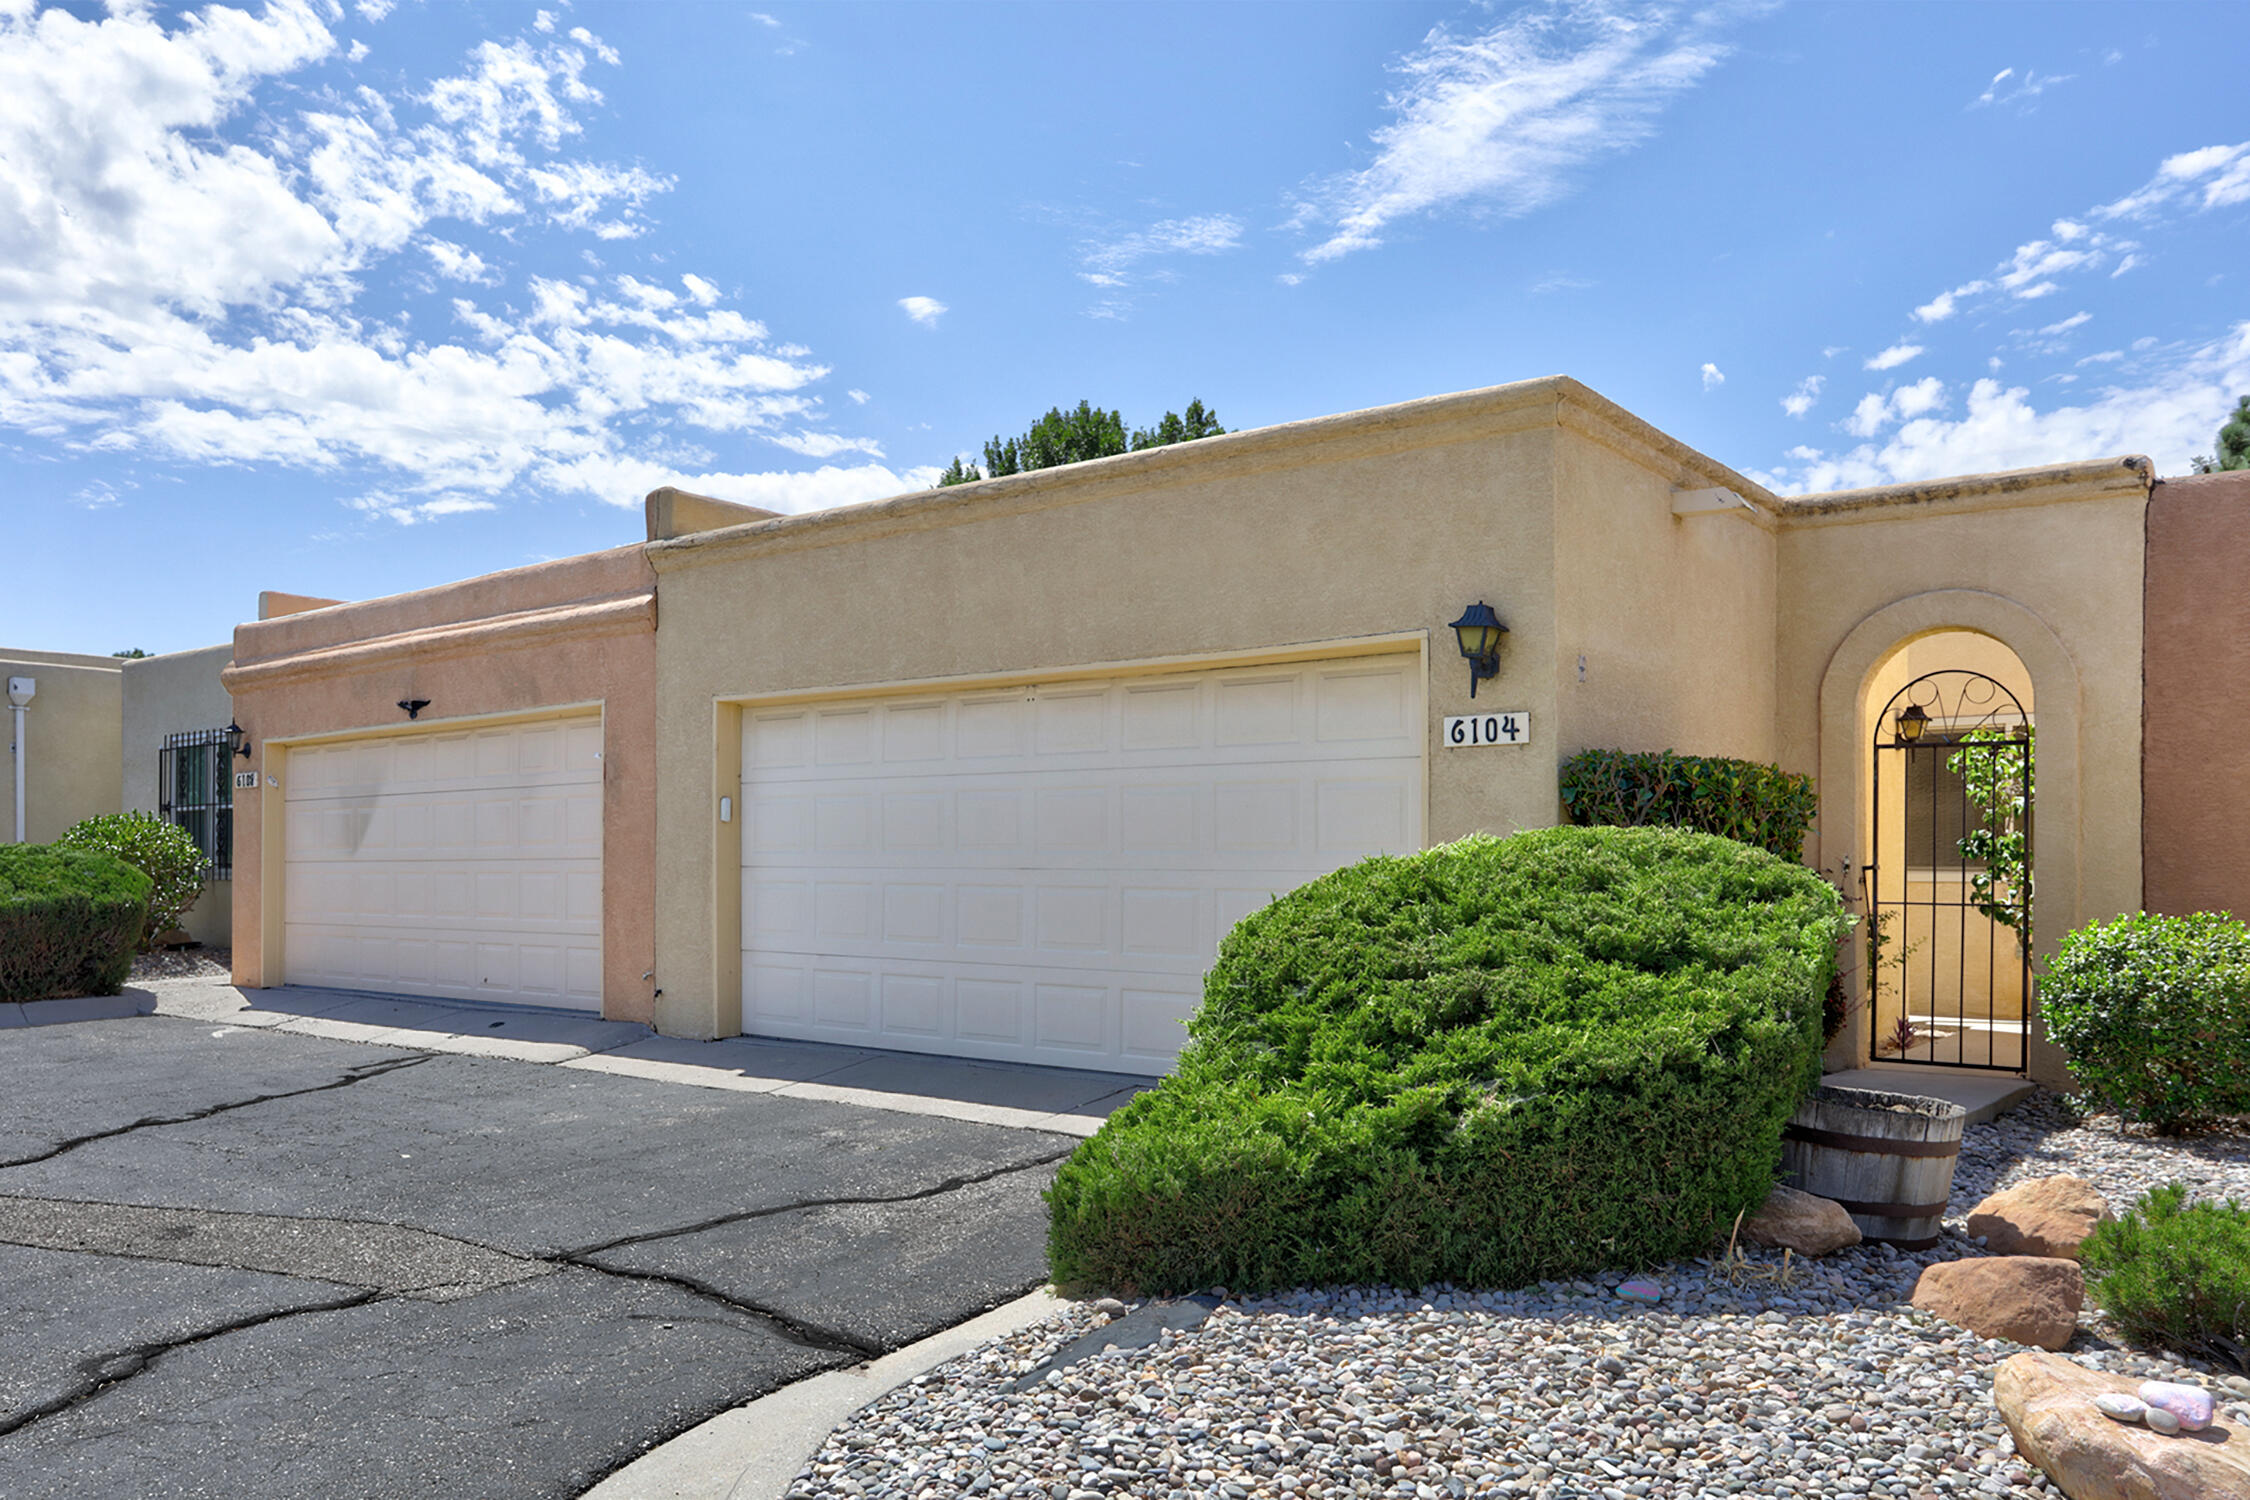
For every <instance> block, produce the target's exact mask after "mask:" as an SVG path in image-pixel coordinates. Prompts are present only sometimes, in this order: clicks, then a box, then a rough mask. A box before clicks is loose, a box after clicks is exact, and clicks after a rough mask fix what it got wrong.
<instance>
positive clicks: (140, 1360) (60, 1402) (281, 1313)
mask: <svg viewBox="0 0 2250 1500" xmlns="http://www.w3.org/2000/svg"><path fill="white" fill-rule="evenodd" d="M382 1296H383V1294H382V1293H380V1292H372V1291H369V1292H354V1293H353V1294H352V1295H351V1296H349V1297H338V1298H336V1299H334V1300H333V1301H329V1302H311V1303H305V1304H301V1305H299V1306H296V1307H285V1308H281V1309H279V1310H277V1311H274V1312H262V1313H252V1314H250V1315H249V1316H248V1317H243V1318H236V1319H235V1320H234V1321H233V1322H230V1323H221V1324H219V1325H217V1326H216V1327H212V1328H205V1329H202V1330H199V1331H198V1332H195V1333H190V1334H183V1335H182V1336H181V1337H179V1338H176V1339H160V1340H158V1341H156V1342H154V1343H149V1344H135V1345H133V1346H131V1347H130V1348H126V1349H120V1350H117V1351H116V1352H114V1353H110V1354H102V1355H97V1356H95V1357H94V1358H92V1359H88V1360H84V1361H81V1362H80V1364H79V1366H78V1368H79V1371H80V1373H81V1374H83V1375H84V1376H85V1377H86V1379H85V1380H84V1381H83V1382H82V1383H80V1384H79V1385H77V1386H75V1387H73V1388H72V1389H71V1390H69V1391H67V1392H65V1393H64V1394H62V1395H60V1396H57V1397H55V1398H54V1399H53V1400H52V1401H45V1402H42V1403H40V1404H39V1405H38V1406H35V1407H32V1408H30V1409H29V1410H27V1411H22V1412H18V1413H16V1414H15V1415H14V1416H11V1417H0V1438H4V1437H7V1436H8V1435H10V1434H11V1433H16V1432H21V1431H22V1430H23V1429H24V1428H26V1427H29V1426H30V1425H31V1424H32V1423H34V1422H38V1421H43V1420H44V1419H46V1418H48V1417H52V1416H55V1415H57V1414H58V1413H61V1412H65V1411H68V1410H70V1408H72V1407H74V1406H78V1405H80V1404H82V1403H84V1402H87V1401H90V1400H92V1399H93V1398H94V1397H96V1396H98V1395H100V1394H101V1393H102V1392H103V1391H106V1390H109V1389H111V1388H112V1387H114V1386H119V1385H123V1384H124V1383H125V1382H126V1381H128V1380H131V1379H132V1378H133V1377H134V1376H136V1375H139V1374H141V1373H142V1372H143V1371H145V1370H147V1369H149V1368H150V1367H151V1366H153V1365H154V1364H155V1363H156V1362H157V1361H158V1360H160V1359H162V1358H163V1357H164V1356H165V1355H167V1354H170V1353H171V1352H173V1351H174V1350H175V1349H186V1348H189V1347H191V1346H193V1345H196V1344H201V1343H207V1342H209V1341H210V1340H212V1339H216V1338H223V1337H225V1336H226V1335H227V1334H230V1333H241V1332H243V1331H244V1330H245V1329H251V1328H258V1327H261V1326H263V1325H265V1324H267V1323H278V1322H280V1321H281V1320H282V1319H284V1318H297V1317H303V1316H304V1315H305V1314H307V1313H327V1312H342V1311H344V1310H345V1309H346V1308H352V1307H364V1306H365V1305H366V1304H368V1303H370V1302H376V1301H380V1300H382Z"/></svg>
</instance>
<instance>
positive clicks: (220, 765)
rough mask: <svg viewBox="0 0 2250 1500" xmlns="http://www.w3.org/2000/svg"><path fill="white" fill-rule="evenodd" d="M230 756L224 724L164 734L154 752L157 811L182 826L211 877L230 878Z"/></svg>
mask: <svg viewBox="0 0 2250 1500" xmlns="http://www.w3.org/2000/svg"><path fill="white" fill-rule="evenodd" d="M233 761H234V755H233V752H232V751H231V750H230V749H229V748H228V746H227V732H226V731H225V730H224V729H196V730H191V731H189V732H188V733H186V734H168V735H166V736H165V737H164V744H163V747H162V748H161V749H159V750H158V751H157V752H156V785H157V802H156V811H157V815H158V816H159V817H161V818H163V819H164V820H165V821H166V822H167V823H173V824H177V825H178V826H179V827H181V828H184V829H186V830H187V834H188V837H189V838H191V839H194V840H195V847H196V848H198V849H201V850H202V851H203V857H204V858H205V859H208V860H209V861H211V872H210V875H209V877H208V878H209V879H212V880H232V879H233V878H234V765H233Z"/></svg>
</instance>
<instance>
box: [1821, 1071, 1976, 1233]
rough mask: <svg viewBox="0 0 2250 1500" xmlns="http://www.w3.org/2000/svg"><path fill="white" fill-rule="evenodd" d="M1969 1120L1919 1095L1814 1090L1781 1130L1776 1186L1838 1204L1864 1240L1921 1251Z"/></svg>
mask: <svg viewBox="0 0 2250 1500" xmlns="http://www.w3.org/2000/svg"><path fill="white" fill-rule="evenodd" d="M1967 1116H1968V1111H1966V1110H1964V1109H1963V1108H1962V1107H1961V1106H1960V1105H1958V1104H1951V1103H1948V1102H1947V1101H1945V1100H1943V1099H1925V1098H1923V1097H1921V1096H1920V1095H1918V1094H1886V1093H1879V1092H1877V1091H1876V1090H1873V1089H1845V1088H1829V1087H1822V1088H1817V1089H1815V1090H1813V1092H1812V1094H1811V1095H1810V1097H1808V1098H1807V1099H1806V1100H1805V1102H1804V1103H1802V1104H1800V1105H1798V1106H1797V1112H1796V1113H1795V1114H1793V1115H1791V1116H1790V1117H1789V1123H1788V1124H1787V1125H1784V1126H1783V1127H1782V1129H1781V1169H1782V1181H1783V1182H1784V1183H1786V1184H1787V1185H1788V1186H1790V1187H1793V1188H1796V1189H1797V1190H1798V1191H1799V1192H1805V1193H1812V1194H1814V1195H1816V1196H1818V1197H1822V1198H1828V1199H1831V1200H1833V1201H1835V1202H1836V1203H1839V1204H1841V1205H1843V1209H1844V1212H1846V1213H1848V1214H1850V1215H1851V1216H1852V1222H1853V1223H1855V1224H1857V1225H1858V1226H1859V1232H1860V1234H1861V1235H1862V1236H1864V1237H1865V1238H1867V1239H1870V1240H1880V1241H1882V1242H1883V1243H1885V1244H1889V1245H1896V1246H1898V1247H1899V1248H1900V1249H1901V1250H1926V1249H1928V1248H1929V1247H1930V1246H1932V1245H1934V1244H1936V1243H1937V1238H1938V1227H1939V1225H1940V1224H1941V1223H1942V1222H1943V1221H1944V1218H1945V1205H1946V1201H1947V1200H1948V1199H1949V1198H1950V1197H1951V1196H1952V1194H1953V1168H1954V1166H1955V1165H1956V1164H1957V1163H1958V1162H1959V1161H1960V1159H1961V1126H1962V1124H1963V1123H1964V1122H1965V1121H1966V1119H1967Z"/></svg>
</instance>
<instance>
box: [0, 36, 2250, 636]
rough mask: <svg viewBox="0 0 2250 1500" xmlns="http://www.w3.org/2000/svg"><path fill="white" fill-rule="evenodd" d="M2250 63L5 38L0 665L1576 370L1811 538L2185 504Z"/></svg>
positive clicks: (2229, 333)
mask: <svg viewBox="0 0 2250 1500" xmlns="http://www.w3.org/2000/svg"><path fill="white" fill-rule="evenodd" d="M2242 14H2243V12H2242V9H2241V7H2240V6H2239V5H2235V4H2220V5H2194V4H2171V5H2162V6H2154V5H2145V4H2127V5H2108V4H2098V3H2084V4H2069V5H2029V4H2009V5H1989V6H1987V5H1978V4H1948V5H1878V4H1849V5H1817V4H1751V3H1718V4H1712V5H1706V6H1703V7H1700V8H1682V7H1671V6H1661V5H1626V4H1611V3H1586V4H1576V5H1536V6H1514V5H1419V4H1405V3H1383V4H1367V5H1359V4H1347V3H1324V4H1318V5H1302V6H1300V5H1291V4H1281V3H1272V4H1234V5H1209V4H1190V5H1176V6H1175V5H1163V4H1135V5H1130V6H1125V5H1107V4H1069V5H1065V4H1052V5H1030V4H1005V5H978V4H914V5H889V4H848V5H845V4H828V5H808V6H796V5H782V4H773V5H770V6H769V7H768V8H766V9H763V10H754V9H751V8H749V7H748V6H741V5H730V4H716V3H689V0H667V3H649V0H639V3H594V0H581V3H578V4H575V5H565V4H560V3H553V0H550V3H548V4H546V5H538V4H525V5H515V4H494V3H480V4H462V3H451V0H448V3H418V0H395V3H394V0H359V3H357V4H350V5H339V4H331V3H328V0H311V3H303V4H299V3H275V4H267V5H247V6H243V7H241V8H234V7H225V6H216V5H214V6H209V7H202V8H185V9H183V8H179V7H171V6H160V5H123V4H121V5H115V6H108V7H104V6H100V5H91V4H73V5H63V6H39V5H35V4H29V3H26V0H0V464H4V466H5V467H4V469H0V486H4V488H0V497H4V498H0V514H4V515H5V517H6V521H7V534H8V542H9V546H8V551H9V555H10V558H11V560H12V562H13V564H14V566H13V567H12V568H11V569H10V577H9V579H8V584H7V587H6V588H5V589H0V644H4V645H8V646H16V647H30V648H37V649H48V650H82V651H93V652H106V651H111V650H116V649H121V648H124V647H127V646H138V647H143V648H146V649H150V650H176V649H182V648H186V647H191V646H198V645H205V644H210V643H213V642H217V641H222V640H225V639H226V638H227V637H228V634H229V632H230V630H231V628H232V626H233V624H234V622H235V621H237V620H239V619H242V618H245V617H247V616H249V615H250V614H252V613H253V612H254V610H255V604H256V595H257V591H258V590H260V589H263V588H274V589H282V590H286V591H290V592H298V593H309V594H321V595H329V596H335V597H344V598H366V597H371V596H374V595H378V594H384V593H392V592H396V591H399V590H403V589H410V588H418V587H424V586H427V585H430V584H434V583H440V582H443V581H445V580H447V579H451V578H457V577H462V576H465V575H468V574H472V573H477V572H483V571H488V570H490V569H494V568H503V567H510V566H514V565H517V564H520V563H524V562H530V561H536V560H538V559H541V558H545V557H554V556H562V555H566V554H569V553H573V552H580V551H586V550H590V549H593V548H598V547H604V546H614V545H617V544H620V543H624V542H628V541H632V540H635V539H637V538H638V536H639V528H640V518H639V515H638V508H639V504H640V499H641V497H642V495H644V494H645V493H646V492H647V491H648V490H649V489H651V488H653V487H655V486H656V485H659V484H665V483H678V484H682V485H684V486H687V487H689V488H693V489H700V490H703V491H706V492H708V493H712V494H717V495H723V496H728V497H732V498H739V499H744V500H748V501H751V502H754V503H758V504H763V505H767V506H770V507H772V508H775V509H781V510H791V511H795V510H805V509H812V508H816V507H820V506H824V505H833V504H841V503H848V502H851V501H855V500H865V499H872V498H877V497H880V496H883V495H888V494H894V493H897V492H899V491H902V490H907V489H914V488H918V487H921V486H924V485H926V484H928V483H930V482H931V481H932V480H933V479H934V477H935V473H936V471H937V469H938V468H939V467H941V466H942V465H943V464H944V463H945V462H946V461H947V460H948V459H950V458H951V457H952V456H953V455H954V454H955V453H957V452H958V453H969V454H974V453H975V452H976V451H977V449H978V448H979V446H980V445H981V443H982V441H983V440H984V439H985V438H987V437H989V436H991V435H993V434H995V433H1012V432H1016V431H1020V430H1021V429H1022V428H1023V427H1024V426H1025V425H1027V424H1028V423H1029V421H1030V420H1031V419H1032V418H1033V417H1035V416H1036V415H1038V414H1039V413H1040V412H1042V411H1044V410H1046V409H1047V408H1048V407H1049V406H1051V405H1055V404H1069V403H1074V402H1076V401H1077V400H1079V399H1080V398H1082V397H1083V398H1089V399H1091V400H1093V401H1095V402H1096V403H1098V404H1100V405H1103V406H1106V407H1117V408H1121V409H1122V410H1123V412H1124V415H1125V417H1126V419H1127V420H1128V421H1129V422H1133V423H1146V422H1149V421H1152V420H1153V419H1155V418H1156V417H1157V416H1159V415H1161V414H1162V412H1163V411H1164V410H1165V409H1166V408H1167V407H1171V408H1175V409H1176V408H1178V407H1180V406H1183V405H1184V404H1185V403H1186V402H1187V401H1188V399H1189V398H1190V397H1201V398H1202V399H1203V400H1204V401H1206V402H1207V403H1209V404H1210V405H1212V406H1213V407H1215V408H1216V410H1217V412H1218V414H1219V416H1220V419H1221V420H1222V421H1223V422H1225V423H1226V425H1227V426H1229V427H1230V428H1241V427H1251V426H1262V425H1266V424H1270V423H1275V422H1285V421H1292V420H1296V419H1300V418H1306V417H1315V416H1321V415H1325V414H1328V413H1332V412H1339V411H1348V410H1352V409H1355V408H1359V407H1365V406H1373V405H1380V404H1383V403H1386V402H1392V401H1402V400H1408V399H1412V398H1414V397H1418V396H1426V395H1432V394H1436V393H1439V392H1444V391H1451V390H1461V389H1468V388H1472V387H1477V386H1484V385H1493V384H1499V383H1502V382H1505V381H1510V380H1516V379H1522V378H1527V377H1531V376H1537V375H1545V374H1553V373H1567V374H1570V375H1575V376H1577V377H1578V378H1580V379H1582V380H1584V381H1586V382H1587V383H1589V384H1591V385H1592V386H1594V387H1595V388H1596V389H1598V390H1600V391H1602V392H1603V393H1605V394H1606V395H1608V396H1610V397H1612V398H1613V399H1615V400H1617V401H1619V402H1621V403H1623V404H1624V405H1625V406H1627V407H1628V408H1630V409H1632V410H1633V411H1635V412H1637V413H1639V414H1640V415H1642V416H1644V417H1646V418H1647V419H1648V420H1650V421H1652V422H1654V423H1656V424H1657V425H1658V426H1660V427H1662V428H1664V429H1665V430H1667V431H1669V432H1671V433H1673V434H1674V435H1676V436H1678V437H1679V438H1681V439H1682V440H1684V441H1686V442H1689V443H1691V444H1693V445H1695V446H1697V447H1698V448H1701V449H1703V450H1704V451H1705V452H1708V453H1710V454H1711V455H1712V456H1713V457H1715V458H1718V459H1719V460H1721V461H1723V462H1725V463H1728V464H1731V465H1733V466H1735V467H1736V468H1739V469H1741V470H1743V471H1744V472H1746V473H1749V474H1751V475H1753V476H1754V477H1757V478H1759V479H1761V480H1763V481H1765V482H1767V483H1769V484H1771V485H1772V486H1774V487H1775V488H1777V489H1784V490H1806V489H1829V488H1837V487H1843V486H1850V485H1858V484H1870V483H1883V482H1888V481H1892V480H1903V479H1916V478H1924V477H1929V476H1933V475H1939V474H1950V473H1962V472H1971V471H1976V470H1980V469H1991V468H2005V467H2015V466H2021V465H2026V464H2034V463H2043V462H2053V461H2060V460H2065V459H2072V458H2084V457H2094V456H2099V455H2106V454H2111V453H2119V452H2145V453H2148V454H2150V455H2151V456H2153V457H2154V458H2155V459H2156V461H2157V464H2158V467H2159V470H2160V472H2164V473H2179V472H2183V471H2184V470H2185V468H2186V466H2187V462H2188V460H2189V458H2190V456H2191V455H2192V454H2195V453H2200V452H2207V451H2209V449H2210V447H2211V440H2212V436H2213V434H2214V433H2215V431H2216V429H2217V427H2218V425H2219V424H2220V422H2221V421H2222V420H2224V417H2225V414H2226V412H2227V410H2228V409H2229V408H2230V407H2231V406H2232V404H2233V398H2234V396H2235V394H2237V393H2239V392H2250V255H2246V253H2245V251H2246V249H2250V103H2246V101H2250V92H2246V91H2245V88H2244V85H2243V80H2244V79H2245V78H2250V29H2246V28H2244V27H2243V26H2242V25H2241V18H2242ZM1367 503H1369V504H1370V505H1381V504H1383V503H1384V502H1383V497H1382V496H1380V495H1370V496H1369V497H1368V502H1367Z"/></svg>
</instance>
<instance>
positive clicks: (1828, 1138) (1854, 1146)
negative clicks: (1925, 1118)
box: [1781, 1125, 1961, 1156]
mask: <svg viewBox="0 0 2250 1500" xmlns="http://www.w3.org/2000/svg"><path fill="white" fill-rule="evenodd" d="M1781 1135H1782V1139H1784V1140H1791V1141H1803V1142H1804V1143H1805V1144H1806V1145H1808V1146H1833V1147H1834V1148H1835V1149H1837V1150H1838V1151H1869V1152H1873V1153H1875V1154H1877V1155H1879V1156H1959V1155H1960V1154H1961V1143H1960V1142H1959V1141H1957V1140H1953V1141H1894V1140H1892V1139H1890V1138H1889V1137H1888V1136H1880V1135H1846V1134H1845V1133H1844V1132H1842V1131H1840V1130H1819V1129H1815V1128H1814V1127H1813V1126H1810V1125H1784V1126H1782V1127H1781Z"/></svg>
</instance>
